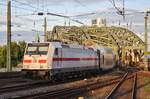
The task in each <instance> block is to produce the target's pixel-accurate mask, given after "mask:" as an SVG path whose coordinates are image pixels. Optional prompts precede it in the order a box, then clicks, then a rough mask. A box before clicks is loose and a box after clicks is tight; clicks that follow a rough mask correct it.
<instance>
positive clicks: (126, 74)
mask: <svg viewBox="0 0 150 99" xmlns="http://www.w3.org/2000/svg"><path fill="white" fill-rule="evenodd" d="M128 74H129V72H127V73H125V75H124V76H123V77H122V79H121V80H120V81H119V82H118V84H117V85H116V86H115V87H114V88H113V89H112V91H111V92H110V93H109V94H108V95H107V96H106V98H105V99H111V97H112V95H113V94H114V93H115V92H116V91H117V90H118V88H119V87H120V85H121V84H122V83H123V81H124V80H125V79H126V77H127V76H128Z"/></svg>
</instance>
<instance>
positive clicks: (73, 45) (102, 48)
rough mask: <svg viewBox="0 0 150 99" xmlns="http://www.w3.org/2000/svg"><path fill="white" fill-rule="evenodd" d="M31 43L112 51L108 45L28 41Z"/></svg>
mask: <svg viewBox="0 0 150 99" xmlns="http://www.w3.org/2000/svg"><path fill="white" fill-rule="evenodd" d="M28 44H31V45H37V44H39V45H45V44H46V45H47V44H52V45H53V46H54V47H55V48H78V49H91V50H97V49H99V50H101V52H110V51H112V49H111V48H108V47H104V46H99V45H94V46H90V47H87V46H85V45H77V44H64V43H62V42H32V43H28Z"/></svg>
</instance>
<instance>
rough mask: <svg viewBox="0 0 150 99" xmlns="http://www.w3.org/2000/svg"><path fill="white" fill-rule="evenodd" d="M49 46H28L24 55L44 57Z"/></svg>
mask: <svg viewBox="0 0 150 99" xmlns="http://www.w3.org/2000/svg"><path fill="white" fill-rule="evenodd" d="M48 47H49V44H40V43H38V44H28V47H27V50H26V53H25V54H26V55H46V54H47V52H48Z"/></svg>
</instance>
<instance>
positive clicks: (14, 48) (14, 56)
mask: <svg viewBox="0 0 150 99" xmlns="http://www.w3.org/2000/svg"><path fill="white" fill-rule="evenodd" d="M25 46H26V43H25V42H24V41H19V42H18V43H17V42H12V43H11V65H12V66H17V64H19V63H21V62H22V59H23V54H24V50H25ZM6 49H7V46H6V45H3V46H0V67H6V63H7V58H6V56H7V50H6Z"/></svg>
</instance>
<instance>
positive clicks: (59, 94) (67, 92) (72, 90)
mask: <svg viewBox="0 0 150 99" xmlns="http://www.w3.org/2000/svg"><path fill="white" fill-rule="evenodd" d="M120 78H121V77H117V78H114V79H109V80H104V81H101V80H99V81H96V82H93V83H90V82H88V83H86V84H84V85H81V86H78V87H69V88H63V89H59V90H55V91H47V92H41V93H36V94H31V95H25V96H20V97H15V99H50V98H67V97H70V96H72V95H76V94H80V93H83V92H85V91H90V90H93V89H96V88H100V87H105V86H109V85H111V84H116V83H117V82H119V79H120Z"/></svg>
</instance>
